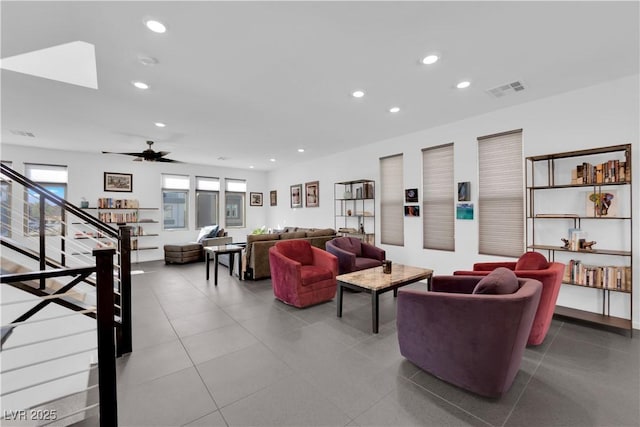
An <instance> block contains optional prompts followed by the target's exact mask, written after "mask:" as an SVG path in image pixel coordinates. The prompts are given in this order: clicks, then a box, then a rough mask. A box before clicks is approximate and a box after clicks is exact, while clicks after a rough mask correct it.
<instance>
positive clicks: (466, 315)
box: [396, 271, 542, 397]
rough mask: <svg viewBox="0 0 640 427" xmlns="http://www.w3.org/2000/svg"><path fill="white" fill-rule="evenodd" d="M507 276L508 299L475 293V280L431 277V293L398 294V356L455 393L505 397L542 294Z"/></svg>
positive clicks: (527, 282)
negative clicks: (451, 386) (457, 389)
mask: <svg viewBox="0 0 640 427" xmlns="http://www.w3.org/2000/svg"><path fill="white" fill-rule="evenodd" d="M507 272H508V273H510V274H511V276H512V279H511V285H512V286H513V289H515V292H513V293H506V294H500V293H497V294H481V293H477V292H478V291H477V289H478V287H481V286H480V283H479V282H480V281H481V280H482V279H483V278H481V277H477V276H476V277H466V276H435V277H434V278H433V279H432V283H431V286H432V291H431V292H426V291H423V290H414V289H400V290H399V291H398V302H397V318H396V322H397V330H398V342H399V345H400V353H401V354H402V355H403V356H404V357H406V358H407V359H409V360H410V361H411V362H413V363H414V364H415V365H417V366H419V367H420V368H422V369H423V370H425V371H427V372H429V373H430V374H432V375H434V376H436V377H438V378H440V379H442V380H444V381H447V382H449V383H452V384H454V385H456V386H458V387H461V388H464V389H466V390H469V391H472V392H474V393H477V394H480V395H482V396H487V397H499V396H500V395H502V394H503V393H505V392H506V391H507V390H508V389H509V388H510V387H511V384H512V383H513V380H514V378H515V376H516V374H517V373H518V370H519V369H520V364H521V362H522V355H523V353H524V349H525V347H526V343H527V338H528V336H529V331H530V329H531V325H532V323H533V318H534V314H535V311H536V308H537V306H538V301H539V299H540V293H541V290H542V285H541V284H540V282H539V281H537V280H533V279H518V278H516V277H515V275H513V273H512V272H510V271H507ZM487 279H488V278H487ZM474 289H476V291H475V292H476V293H473V292H474ZM513 289H512V290H513Z"/></svg>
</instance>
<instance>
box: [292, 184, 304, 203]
mask: <svg viewBox="0 0 640 427" xmlns="http://www.w3.org/2000/svg"><path fill="white" fill-rule="evenodd" d="M291 207H292V208H301V207H302V184H296V185H292V186H291Z"/></svg>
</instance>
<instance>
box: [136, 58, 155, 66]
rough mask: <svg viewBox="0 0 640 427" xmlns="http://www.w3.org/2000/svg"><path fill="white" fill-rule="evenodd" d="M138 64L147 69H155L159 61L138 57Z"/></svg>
mask: <svg viewBox="0 0 640 427" xmlns="http://www.w3.org/2000/svg"><path fill="white" fill-rule="evenodd" d="M138 62H140V63H141V64H142V65H145V66H147V67H153V66H154V65H158V60H157V59H156V58H154V57H153V56H146V55H138Z"/></svg>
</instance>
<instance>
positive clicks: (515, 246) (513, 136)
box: [478, 129, 524, 257]
mask: <svg viewBox="0 0 640 427" xmlns="http://www.w3.org/2000/svg"><path fill="white" fill-rule="evenodd" d="M522 159H523V157H522V130H521V129H520V130H517V131H511V132H505V133H502V134H498V135H490V136H485V137H480V138H478V170H479V185H478V187H479V188H478V205H479V206H478V220H479V229H480V235H479V243H480V246H479V248H478V250H479V252H480V253H481V254H488V255H501V256H509V257H519V256H520V255H521V254H522V252H523V251H524V196H523V178H522V175H523V167H522V162H523V160H522Z"/></svg>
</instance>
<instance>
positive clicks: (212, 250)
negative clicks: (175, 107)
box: [204, 245, 244, 286]
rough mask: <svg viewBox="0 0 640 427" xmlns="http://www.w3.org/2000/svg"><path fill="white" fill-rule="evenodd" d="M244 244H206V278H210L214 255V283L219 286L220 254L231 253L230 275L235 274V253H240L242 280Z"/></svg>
mask: <svg viewBox="0 0 640 427" xmlns="http://www.w3.org/2000/svg"><path fill="white" fill-rule="evenodd" d="M243 249H244V248H243V247H242V246H237V245H222V246H205V247H204V259H205V269H206V278H207V280H209V262H210V261H211V256H212V255H213V283H214V285H215V286H218V256H220V255H222V254H229V276H231V275H233V264H234V260H235V258H236V257H235V255H236V254H238V278H239V279H240V280H242V250H243Z"/></svg>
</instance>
